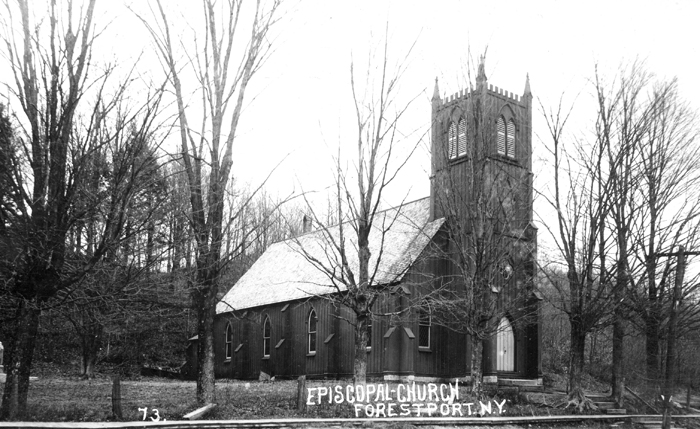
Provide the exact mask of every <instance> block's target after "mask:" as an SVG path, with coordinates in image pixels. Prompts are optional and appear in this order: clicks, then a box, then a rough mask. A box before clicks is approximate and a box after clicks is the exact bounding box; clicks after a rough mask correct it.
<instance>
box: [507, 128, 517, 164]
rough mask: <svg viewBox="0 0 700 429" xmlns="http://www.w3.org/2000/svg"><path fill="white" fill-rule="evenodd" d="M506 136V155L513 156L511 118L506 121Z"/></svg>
mask: <svg viewBox="0 0 700 429" xmlns="http://www.w3.org/2000/svg"><path fill="white" fill-rule="evenodd" d="M506 136H507V137H506V156H509V157H511V158H515V122H513V120H512V119H511V120H509V121H508V129H507V133H506Z"/></svg>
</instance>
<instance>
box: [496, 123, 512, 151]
mask: <svg viewBox="0 0 700 429" xmlns="http://www.w3.org/2000/svg"><path fill="white" fill-rule="evenodd" d="M496 148H497V150H498V154H499V155H504V156H507V157H509V158H515V121H514V120H513V119H508V122H507V123H506V120H505V118H503V116H501V117H499V118H498V120H496Z"/></svg>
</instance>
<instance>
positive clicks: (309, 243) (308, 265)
mask: <svg viewBox="0 0 700 429" xmlns="http://www.w3.org/2000/svg"><path fill="white" fill-rule="evenodd" d="M429 219H430V198H423V199H421V200H417V201H414V202H411V203H407V204H404V205H403V206H401V207H395V208H392V209H389V210H385V211H383V212H381V213H378V214H377V216H376V217H375V219H374V222H373V225H372V231H371V233H370V237H369V243H370V252H371V258H370V265H369V266H370V274H371V270H373V269H374V267H375V266H376V261H377V257H378V256H379V254H381V257H382V259H381V262H380V264H379V267H378V269H377V274H376V277H375V281H374V284H377V285H385V284H392V283H395V282H399V281H401V279H402V278H403V276H404V274H405V273H406V271H407V270H408V268H409V267H410V266H411V265H412V264H413V263H414V262H415V261H416V259H417V258H418V256H419V255H420V254H421V252H422V251H423V249H425V247H426V246H427V245H428V243H429V242H430V240H431V239H432V238H433V236H434V235H435V233H437V231H438V230H439V229H440V227H441V226H442V224H443V222H444V220H443V219H438V220H435V221H432V222H429ZM392 222H393V223H392ZM382 231H386V232H385V233H384V234H382ZM339 233H340V227H339V226H337V225H336V226H334V227H331V228H329V229H328V231H327V232H326V233H324V232H323V231H320V230H319V231H314V232H311V233H308V234H304V235H302V236H300V237H297V238H295V239H290V240H286V241H282V242H279V243H275V244H273V245H272V246H270V247H269V248H268V249H267V250H266V251H265V253H263V255H262V256H261V257H260V258H259V259H258V260H257V261H256V262H255V263H254V264H253V266H252V267H251V268H250V269H249V270H248V271H247V272H246V273H245V274H244V275H243V277H241V279H240V280H238V282H237V283H236V284H235V285H234V286H233V287H232V288H231V289H230V290H229V291H228V292H227V293H226V295H224V297H223V298H222V300H221V301H220V302H219V303H218V304H217V305H216V313H217V314H220V313H225V312H228V311H232V310H241V309H245V308H251V307H258V306H261V305H268V304H274V303H279V302H285V301H292V300H297V299H304V298H309V297H311V296H317V295H325V294H329V293H333V292H336V291H337V289H336V288H335V287H334V286H333V284H332V283H331V281H330V279H329V278H328V276H327V275H326V274H325V273H324V272H323V271H322V270H321V269H320V268H319V267H318V266H315V265H314V263H312V262H311V261H310V258H314V259H317V260H318V261H320V262H321V263H323V265H325V266H326V267H339V264H338V263H336V262H335V261H337V260H339V258H338V256H337V254H336V252H335V249H334V247H333V246H332V244H331V241H330V240H329V239H328V236H329V235H330V237H333V240H335V241H336V242H337V241H338V239H339ZM343 233H344V235H345V243H346V244H345V248H346V249H347V250H346V253H347V257H348V260H349V261H348V262H349V265H350V266H351V267H352V271H353V273H357V267H358V261H357V234H356V233H355V231H354V230H353V229H352V225H351V224H350V223H345V224H344V227H343ZM382 236H383V241H384V243H383V245H382ZM341 290H343V287H342V286H341Z"/></svg>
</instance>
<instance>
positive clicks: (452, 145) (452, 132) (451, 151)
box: [447, 122, 457, 159]
mask: <svg viewBox="0 0 700 429" xmlns="http://www.w3.org/2000/svg"><path fill="white" fill-rule="evenodd" d="M447 147H448V156H449V157H450V159H454V158H456V157H457V127H456V126H455V123H454V122H451V123H450V127H449V128H448V130H447Z"/></svg>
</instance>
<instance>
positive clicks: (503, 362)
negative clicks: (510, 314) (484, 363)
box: [496, 317, 515, 371]
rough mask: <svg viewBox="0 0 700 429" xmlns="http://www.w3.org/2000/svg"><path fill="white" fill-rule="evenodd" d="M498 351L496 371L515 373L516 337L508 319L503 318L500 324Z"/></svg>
mask: <svg viewBox="0 0 700 429" xmlns="http://www.w3.org/2000/svg"><path fill="white" fill-rule="evenodd" d="M496 350H497V351H498V358H497V361H496V370H498V371H515V336H514V335H513V327H512V326H511V324H510V321H508V318H507V317H504V318H502V319H501V322H500V323H499V324H498V333H497V335H496Z"/></svg>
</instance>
